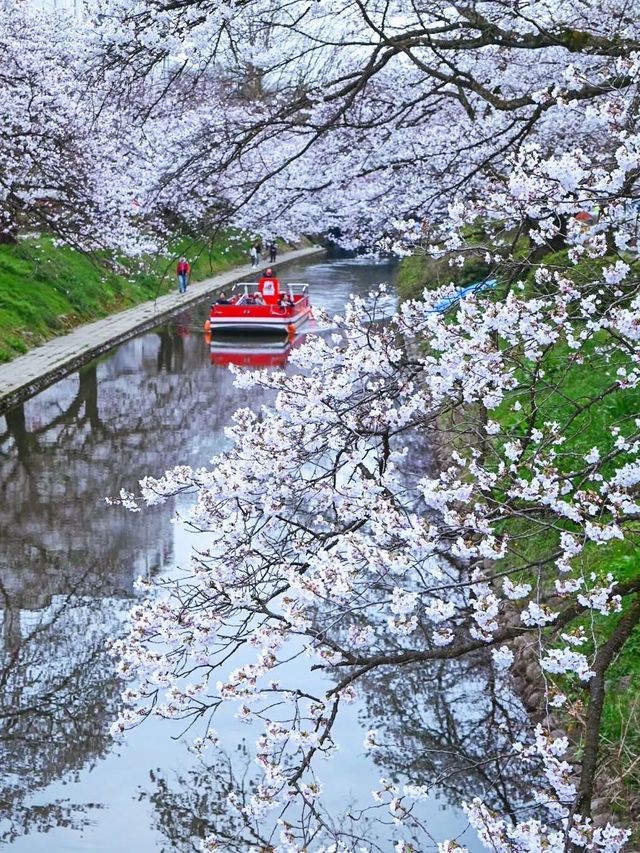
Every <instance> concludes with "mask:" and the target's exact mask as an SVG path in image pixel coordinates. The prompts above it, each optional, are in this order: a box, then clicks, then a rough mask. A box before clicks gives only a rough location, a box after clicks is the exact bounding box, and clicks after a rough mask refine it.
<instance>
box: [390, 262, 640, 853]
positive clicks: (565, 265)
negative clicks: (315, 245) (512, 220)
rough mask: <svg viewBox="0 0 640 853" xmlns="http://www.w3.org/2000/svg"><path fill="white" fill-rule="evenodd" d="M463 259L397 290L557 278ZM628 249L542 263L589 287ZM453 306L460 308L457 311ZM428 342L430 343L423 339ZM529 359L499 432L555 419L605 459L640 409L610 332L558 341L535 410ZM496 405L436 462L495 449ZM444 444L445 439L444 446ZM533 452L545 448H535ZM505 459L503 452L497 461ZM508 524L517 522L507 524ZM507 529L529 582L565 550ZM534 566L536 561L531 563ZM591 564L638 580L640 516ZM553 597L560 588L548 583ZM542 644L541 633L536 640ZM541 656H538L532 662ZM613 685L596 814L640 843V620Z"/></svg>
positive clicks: (519, 677) (527, 648)
mask: <svg viewBox="0 0 640 853" xmlns="http://www.w3.org/2000/svg"><path fill="white" fill-rule="evenodd" d="M470 249H471V251H470V254H469V255H468V257H467V259H466V260H465V263H464V265H462V266H457V265H454V266H451V265H449V261H448V258H447V257H444V258H440V259H432V258H429V257H426V256H425V255H412V256H409V257H407V258H405V259H404V260H403V261H402V262H401V264H400V267H399V269H398V272H397V275H396V280H395V283H396V287H397V291H398V295H399V299H400V301H401V302H402V301H406V300H411V299H420V298H421V296H422V293H423V291H424V290H425V289H426V290H432V289H435V288H436V287H439V286H442V285H445V284H448V283H453V284H454V285H455V286H456V287H458V288H461V287H464V286H466V285H468V284H471V283H473V282H474V281H481V280H482V279H484V278H489V277H491V278H493V277H495V278H497V280H498V283H499V284H498V288H497V289H496V292H494V293H492V294H488V295H487V296H486V297H484V296H483V298H487V299H501V298H504V296H505V293H506V292H507V290H508V289H509V288H510V287H512V286H514V285H515V286H517V287H519V288H520V284H521V283H522V285H523V287H522V289H524V290H525V291H528V292H529V295H534V294H537V295H540V296H544V295H545V294H546V293H548V292H549V289H548V288H549V285H546V286H544V287H541V286H539V285H538V284H536V279H535V269H536V264H531V265H530V266H529V267H528V269H527V270H524V269H523V270H521V272H522V275H521V276H520V277H519V278H518V279H517V280H516V277H515V275H514V271H513V270H509V269H506V268H501V267H500V266H499V265H498V266H497V268H496V267H495V266H494V267H493V268H492V267H489V266H488V265H487V264H484V263H483V260H482V258H481V256H480V255H479V254H477V253H476V252H475V251H474V248H473V246H472V247H470ZM618 259H619V256H612V255H605V256H603V257H600V258H597V259H593V258H591V259H583V260H580V261H579V262H578V263H572V262H571V261H570V259H569V256H568V250H567V249H562V250H559V251H555V252H549V253H548V254H546V255H545V256H544V259H543V260H542V263H544V265H545V267H547V268H548V269H552V270H554V271H556V272H558V273H559V274H560V275H561V276H562V277H563V278H564V279H568V280H570V281H571V282H572V284H573V285H575V286H576V287H578V288H579V287H580V286H584V285H586V284H588V283H589V282H592V281H594V280H596V279H597V278H599V277H601V275H602V269H603V267H605V266H607V265H609V264H612V263H614V262H615V261H616V260H618ZM625 260H626V262H627V263H629V264H630V266H631V267H632V270H633V272H634V277H635V276H637V275H638V274H640V261H638V259H637V257H635V256H629V257H627V258H625ZM452 313H454V312H452ZM424 346H426V343H425V344H424ZM528 368H529V366H528V365H527V364H525V363H524V362H523V369H522V375H521V376H520V377H519V380H520V387H521V388H522V395H521V399H518V402H519V406H518V411H517V412H514V407H513V400H510V401H509V402H508V403H506V402H505V403H504V404H502V405H501V406H500V407H499V408H498V409H494V410H493V411H492V412H491V422H492V425H491V431H492V433H494V432H495V431H497V433H498V435H503V436H504V437H505V438H506V437H509V438H513V437H514V436H519V440H520V441H521V442H523V443H524V442H526V441H528V440H529V439H530V433H531V424H532V423H533V422H534V421H535V423H536V424H538V423H543V422H555V423H559V424H565V423H566V424H570V429H567V430H566V442H565V444H564V447H563V450H564V452H565V453H566V454H569V455H574V456H576V457H585V456H586V455H587V454H588V453H589V452H590V450H591V449H592V448H593V447H598V448H599V449H600V453H601V454H602V455H603V456H604V455H605V454H606V453H607V452H608V451H609V450H610V449H611V448H612V447H613V444H614V442H615V436H616V435H617V431H618V430H619V428H620V425H621V424H624V423H625V422H627V421H629V420H631V419H634V418H637V417H638V413H639V412H640V391H636V392H635V393H629V392H627V393H626V394H615V393H614V394H611V393H610V389H611V383H612V380H614V379H615V375H616V364H615V363H614V362H612V361H611V359H610V358H609V357H608V355H607V352H606V340H605V336H604V334H603V333H597V334H595V335H593V336H592V337H591V338H590V339H588V340H587V341H586V343H585V344H584V345H583V346H582V349H581V353H580V356H579V357H578V358H576V357H575V353H572V352H571V351H570V349H569V348H568V347H567V345H566V344H565V343H558V344H556V345H555V346H553V347H549V348H548V350H547V351H546V353H545V354H544V356H543V358H542V361H541V363H540V365H539V371H540V374H546V377H547V382H546V386H545V388H544V393H541V392H542V390H543V389H542V388H538V398H537V400H536V402H535V404H534V409H535V410H534V411H533V410H532V411H530V412H528V415H527V409H528V407H529V406H530V405H531V400H530V388H529V385H528V375H527V370H528ZM488 423H489V421H488V415H487V412H486V411H484V410H481V409H480V407H478V406H474V405H468V406H466V407H465V411H464V413H461V412H455V411H454V412H451V413H450V415H449V416H448V418H447V419H446V422H444V418H443V422H442V423H440V428H441V430H442V432H441V434H446V435H448V442H446V443H445V442H442V441H440V442H439V443H438V448H437V451H438V452H437V466H438V468H439V469H440V470H446V469H447V468H448V466H449V465H450V464H451V462H452V459H453V456H454V455H457V456H459V457H464V458H465V459H466V460H467V463H468V462H469V461H470V460H471V458H472V456H473V455H474V453H476V454H477V453H480V454H483V455H484V454H485V453H487V443H486V442H485V441H484V439H483V437H484V436H486V434H487V425H488ZM443 445H444V446H443ZM532 452H536V451H535V449H532ZM497 463H498V459H496V466H497ZM507 528H508V529H507ZM503 532H506V533H508V535H510V536H511V537H513V539H514V540H517V541H518V542H519V543H520V545H519V549H520V562H521V564H522V575H521V578H520V580H521V582H522V583H526V582H531V583H535V580H536V578H535V574H536V566H537V567H541V566H543V565H545V564H547V563H549V562H550V561H553V559H554V556H555V554H556V552H557V549H558V540H559V536H560V533H561V531H560V530H559V529H557V530H555V531H553V530H551V529H550V528H549V527H548V526H545V525H539V526H537V527H536V525H535V524H531V523H529V522H528V521H527V520H520V521H518V520H516V519H510V520H509V522H507V523H505V529H504V531H503ZM507 563H510V564H511V565H513V554H511V555H510V556H509V557H508V558H506V559H504V560H502V561H500V560H498V561H496V562H495V564H494V571H495V572H496V573H497V574H498V575H500V573H501V571H503V570H506V568H507ZM532 567H533V568H532ZM582 571H583V572H586V573H587V574H593V575H595V576H597V577H598V578H602V579H603V581H604V580H605V579H606V578H607V576H608V574H609V573H612V574H613V576H615V577H616V578H618V579H619V582H620V583H622V584H626V583H632V582H634V580H635V579H637V578H638V577H639V576H640V521H634V522H632V523H631V524H629V525H627V527H626V531H625V538H624V539H623V540H618V539H613V540H611V541H610V542H609V543H607V544H606V545H599V546H596V545H594V544H593V543H589V544H587V546H586V547H585V549H584V559H583V567H582ZM548 592H549V594H552V591H551V589H550V590H548ZM582 624H583V627H584V629H585V632H586V633H587V634H588V635H589V636H590V637H591V638H592V639H591V640H589V643H588V645H589V649H588V650H587V651H590V650H591V649H592V646H593V638H596V639H597V640H598V642H604V637H605V634H606V617H604V616H600V615H599V614H595V615H594V614H590V615H585V616H584V618H583V620H582ZM531 643H533V647H535V649H536V650H537V639H536V638H533V639H532V640H531ZM531 643H528V642H527V641H525V640H524V638H520V642H519V643H516V644H515V646H514V651H515V652H516V659H515V661H514V664H513V666H512V675H513V678H514V683H515V686H516V689H517V692H518V694H519V695H520V697H521V699H522V701H523V705H524V707H525V708H526V710H527V712H528V714H529V715H530V716H531V718H532V720H533V721H534V722H537V721H539V720H540V718H541V717H543V716H544V715H545V707H546V706H545V699H544V693H545V682H546V678H545V674H544V673H543V671H542V670H541V668H540V666H539V664H538V662H537V657H536V655H535V654H533V655H532V654H531V651H532V648H533V647H531ZM534 658H535V661H534V660H533V659H534ZM556 681H557V682H560V683H561V685H562V688H563V691H564V692H565V694H566V696H567V697H568V698H569V707H568V712H564V713H562V714H561V713H559V712H557V711H553V709H550V708H547V711H551V714H550V719H551V720H552V722H553V728H554V729H559V728H560V726H561V725H562V726H563V730H564V733H566V735H567V736H568V738H569V742H570V753H569V754H570V756H571V759H573V767H574V772H575V773H576V774H577V773H578V769H579V765H580V760H581V757H582V755H583V751H584V749H585V742H584V731H585V708H586V707H587V697H588V690H587V689H586V688H585V685H584V684H583V683H581V682H580V680H579V679H578V678H577V676H575V675H574V674H568V675H566V676H564V677H563V678H561V679H556ZM606 686H607V689H606V692H605V701H604V708H603V714H602V722H601V728H600V751H601V755H602V762H601V770H600V771H599V774H598V776H597V778H596V785H595V795H596V799H595V800H594V820H595V822H596V825H599V826H603V825H604V824H605V823H606V822H607V820H610V819H612V820H614V822H616V823H617V824H618V825H622V826H624V827H626V828H629V829H631V830H632V833H633V834H632V838H631V840H630V844H631V845H632V849H639V848H638V846H637V845H638V843H640V829H639V820H640V763H639V761H638V756H639V755H640V630H639V629H638V627H636V628H635V630H634V631H633V633H632V636H631V637H630V639H629V640H628V641H627V643H626V644H625V645H624V646H623V648H622V649H621V650H620V651H619V653H618V654H617V656H616V658H615V660H614V662H613V664H612V665H611V666H610V668H609V670H608V672H607V673H606Z"/></svg>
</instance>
